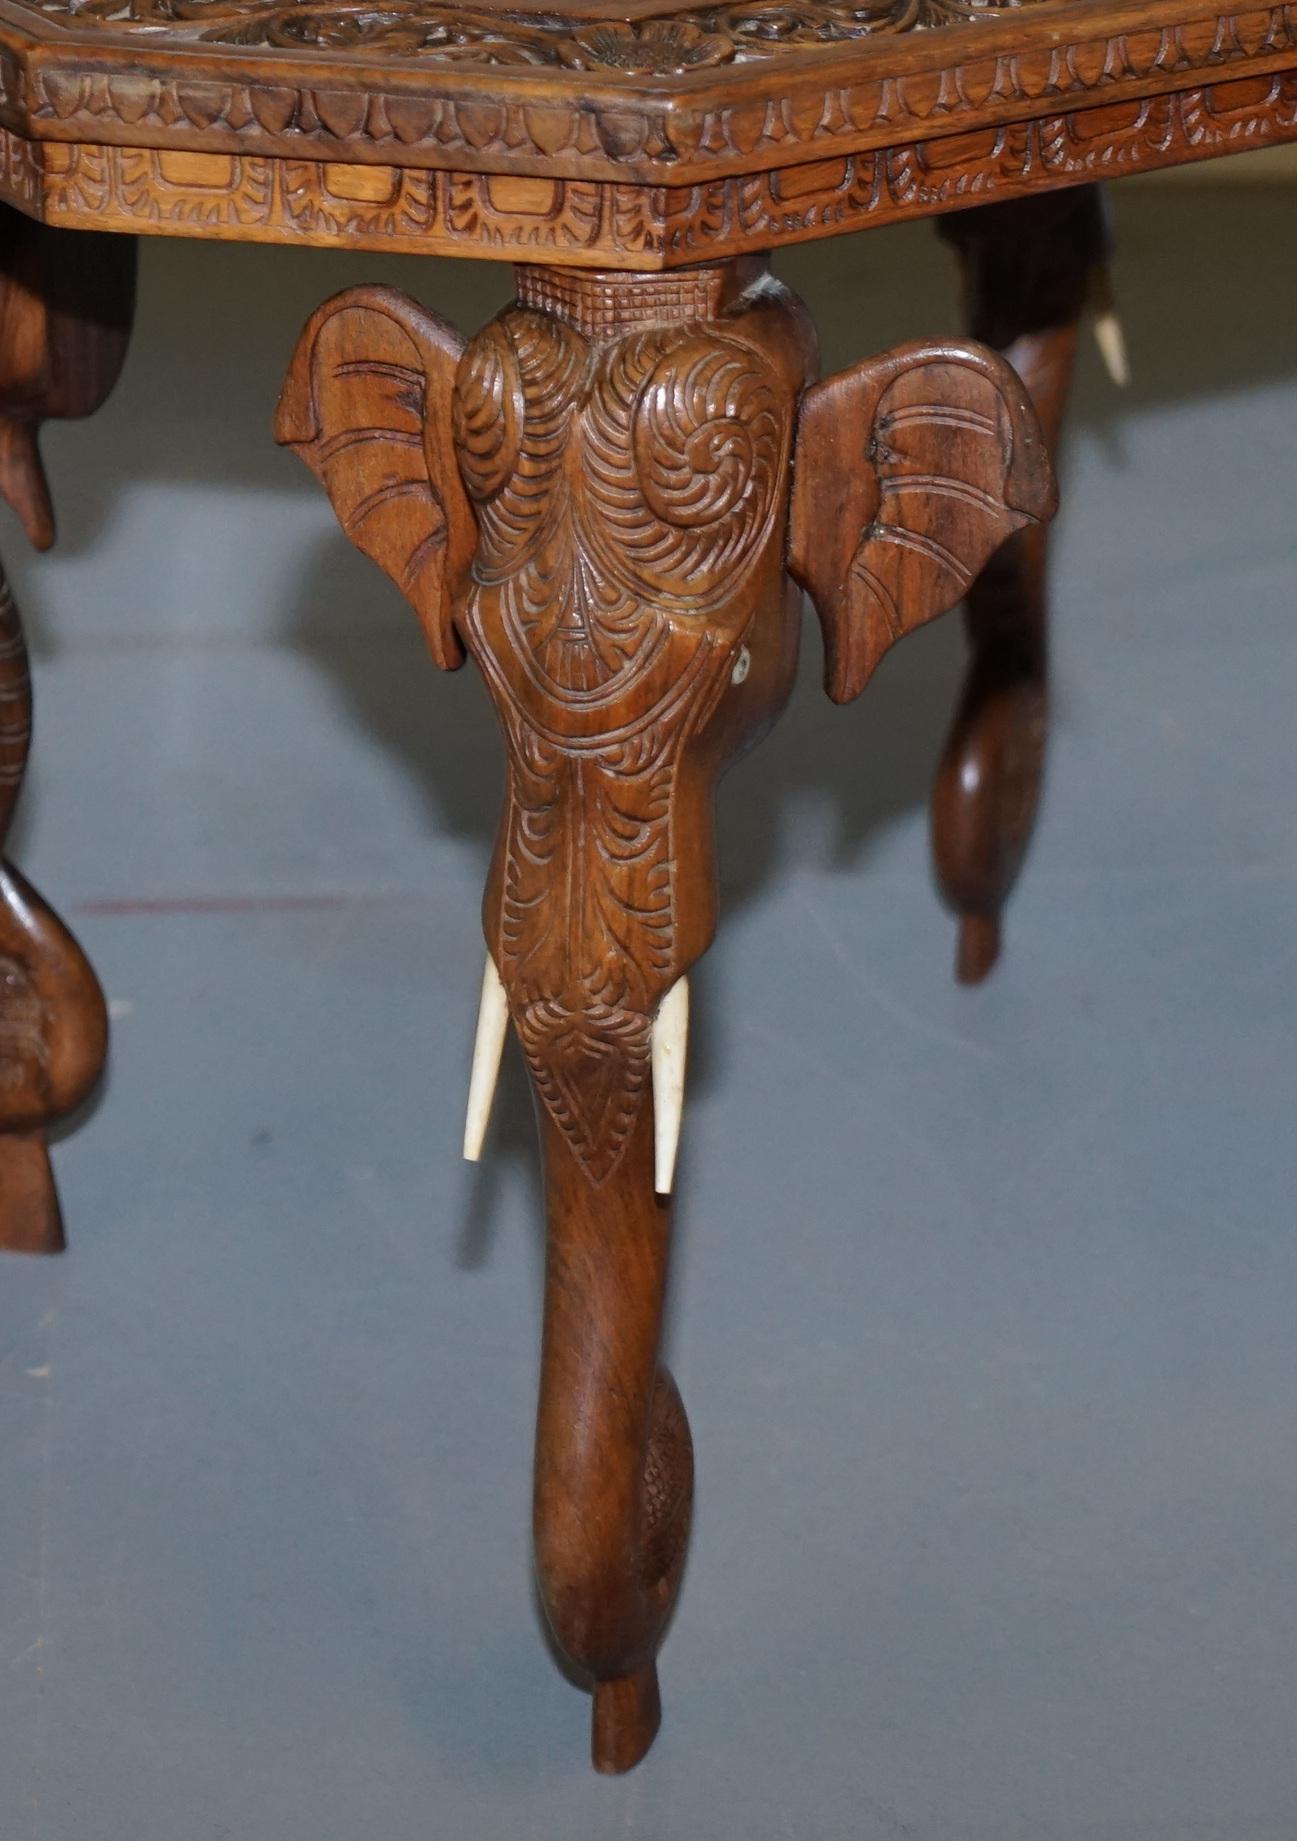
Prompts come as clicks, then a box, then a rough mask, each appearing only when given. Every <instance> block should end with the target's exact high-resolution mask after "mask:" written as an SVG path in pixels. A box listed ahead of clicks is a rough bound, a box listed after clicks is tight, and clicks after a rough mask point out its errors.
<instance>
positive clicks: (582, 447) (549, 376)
mask: <svg viewBox="0 0 1297 1841" xmlns="http://www.w3.org/2000/svg"><path fill="white" fill-rule="evenodd" d="M813 364H814V339H813V335H812V332H811V329H810V326H809V323H808V320H807V316H806V313H805V310H804V309H803V308H802V307H801V305H800V303H799V302H797V301H796V300H795V299H794V298H793V297H792V296H791V295H790V294H789V293H788V292H787V291H786V290H785V289H783V288H781V287H779V286H778V285H777V284H776V283H775V282H773V281H772V280H771V279H770V277H769V275H768V274H767V272H766V271H765V268H764V265H762V264H760V263H754V262H750V261H749V262H728V263H718V264H713V265H710V266H706V267H699V268H694V269H690V270H688V271H685V272H682V273H680V274H666V275H636V274H619V273H596V272H588V271H585V272H582V271H561V270H547V269H541V268H530V267H527V268H520V269H519V270H518V297H517V300H516V301H515V302H514V304H513V305H511V306H510V307H508V308H506V309H505V311H504V312H503V313H502V314H500V315H499V317H498V318H497V319H495V320H494V321H493V322H492V323H491V324H490V325H489V326H487V327H486V328H485V330H484V331H483V332H481V333H479V334H478V335H477V336H476V337H475V338H474V339H473V340H471V341H470V342H469V343H468V344H467V345H465V343H464V342H463V341H462V340H461V339H460V338H459V336H458V334H456V333H455V332H453V331H452V329H451V328H450V327H448V326H446V325H445V324H444V322H442V321H440V320H437V319H436V318H434V317H433V316H432V315H431V314H428V313H426V312H425V311H424V310H423V309H421V308H420V307H418V306H417V305H416V304H415V303H414V302H413V301H410V300H408V299H406V298H405V297H404V296H402V295H399V294H396V293H393V292H392V291H390V290H387V289H381V288H362V289H355V290H352V291H351V292H349V293H347V294H343V295H340V296H338V297H337V298H336V299H335V300H332V301H330V302H328V303H327V304H326V305H325V306H324V307H323V308H321V309H320V311H319V312H318V313H317V314H316V315H315V317H314V318H313V319H312V321H311V322H310V324H309V325H308V326H307V328H306V330H305V332H304V333H303V335H302V338H301V340H300V341H299V344H298V347H297V351H296V353H295V355H294V358H293V362H292V365H291V367H290V370H289V375H288V379H287V382H286V384H285V387H284V392H283V396H282V398H281V401H280V407H279V414H278V420H277V430H276V432H277V435H278V438H279V439H280V440H281V441H284V442H287V443H289V444H290V445H292V446H293V447H294V448H296V449H297V451H298V452H299V453H300V454H301V456H302V458H303V459H304V460H305V461H306V462H307V463H308V465H309V466H310V467H311V468H312V470H313V471H314V472H315V473H316V474H317V476H318V477H319V479H320V480H321V482H322V483H323V485H324V486H325V488H326V490H327V491H328V493H329V496H330V498H331V499H332V501H333V504H334V507H335V509H336V511H337V512H338V515H339V517H340V520H341V522H342V525H343V527H344V529H345V530H346V532H347V534H348V535H349V536H350V538H351V539H352V541H353V542H354V543H356V544H357V545H358V546H359V547H360V548H361V549H362V550H364V551H365V552H366V553H367V554H368V555H369V556H371V557H372V558H373V559H374V560H375V561H376V562H378V563H379V564H380V565H381V566H382V567H383V568H384V569H385V570H386V571H387V573H388V574H389V575H390V576H391V577H392V579H393V580H394V581H396V582H397V583H398V584H399V585H400V587H401V588H402V590H403V592H404V593H405V594H406V595H407V597H408V598H409V599H410V601H411V602H412V603H413V605H414V608H415V610H416V612H417V613H418V614H419V616H420V618H421V620H422V622H423V625H424V628H425V631H426V633H427V637H428V640H429V643H430V647H431V650H432V653H433V656H434V658H435V659H436V661H437V662H438V663H439V664H441V665H442V666H444V667H453V666H455V665H457V664H458V663H460V662H461V660H462V658H463V656H464V654H465V652H467V653H468V654H470V655H471V656H472V658H473V661H474V663H475V665H476V666H477V667H478V669H479V670H480V671H481V673H482V675H483V677H484V679H485V681H486V684H487V687H488V690H489V691H490V694H491V697H492V700H493V702H494V705H495V709H496V714H497V717H498V719H499V724H500V729H501V733H502V737H503V741H504V747H505V752H506V756H507V760H508V780H507V794H506V799H505V808H504V812H503V815H502V818H501V823H500V829H499V833H498V836H497V840H496V848H495V855H494V859H493V862H492V866H491V871H490V875H489V879H488V883H487V890H486V899H485V904H484V921H485V932H486V943H487V956H486V967H485V975H484V979H483V987H482V1008H481V1015H480V1021H479V1027H478V1034H477V1046H476V1051H475V1063H474V1069H473V1073H472V1077H471V1079H470V1097H469V1122H468V1130H467V1133H466V1139H465V1151H466V1154H467V1155H469V1156H470V1157H476V1156H477V1155H478V1153H479V1151H480V1149H481V1145H482V1139H483V1134H484V1132H485V1129H486V1120H487V1114H488V1111H489V1106H490V1097H491V1091H492V1087H493V1085H494V1079H495V1072H496V1068H497V1066H498V1063H499V1057H500V1052H501V1049H502V1047H503V1042H504V1038H505V1035H506V1032H507V1030H508V1028H509V1027H510V1025H512V1027H513V1029H514V1030H515V1031H516V1033H517V1036H518V1038H519V1041H520V1043H521V1046H522V1050H523V1054H524V1057H525V1060H526V1064H527V1068H528V1071H529V1074H530V1077H531V1082H532V1087H533V1090H534V1095H535V1100H536V1115H537V1120H538V1123H539V1129H540V1138H541V1146H542V1155H543V1163H544V1173H545V1194H546V1216H547V1254H546V1279H545V1321H544V1336H543V1347H542V1354H541V1382H540V1405H539V1411H538V1416H537V1433H536V1470H535V1496H534V1536H535V1549H536V1562H537V1575H538V1579H539V1585H540V1594H541V1599H542V1602H543V1604H544V1607H545V1611H546V1615H547V1616H548V1619H549V1622H550V1625H551V1627H552V1629H553V1632H554V1636H555V1638H556V1640H557V1642H558V1643H559V1645H560V1646H561V1648H562V1649H563V1651H564V1652H565V1653H566V1654H567V1656H568V1657H569V1658H570V1659H571V1660H572V1662H573V1663H574V1664H576V1665H577V1667H578V1668H579V1669H581V1670H582V1671H584V1673H585V1675H586V1676H587V1677H588V1678H589V1680H590V1681H591V1683H592V1685H593V1691H594V1715H593V1740H592V1748H593V1758H594V1763H595V1765H596V1766H597V1768H598V1769H600V1770H603V1771H623V1770H627V1769H629V1768H630V1767H631V1766H632V1765H634V1764H635V1763H636V1762H637V1761H638V1760H639V1759H640V1758H641V1757H642V1756H643V1754H644V1752H645V1751H646V1750H647V1748H648V1746H649V1745H650V1744H651V1742H652V1739H653V1736H654V1733H655V1732H656V1730H657V1725H658V1720H659V1716H660V1708H659V1700H658V1686H657V1668H656V1653H657V1647H658V1643H659V1640H660V1638H661V1635H662V1632H663V1629H664V1626H665V1624H666V1622H667V1619H668V1617H669V1615H670V1611H671V1607H672V1603H673V1600H674V1598H675V1595H676V1590H677V1586H678V1584H679V1580H680V1575H681V1569H682V1566H683V1563H684V1555H685V1544H686V1539H687V1535H688V1528H689V1519H690V1510H691V1499H692V1493H693V1451H692V1444H691V1439H690V1433H689V1424H688V1421H687V1419H686V1417H685V1412H684V1407H683V1406H682V1404H681V1401H680V1396H679V1393H678V1392H677V1390H676V1386H675V1383H674V1381H673V1380H672V1378H671V1376H670V1374H669V1373H668V1371H667V1369H666V1368H665V1366H664V1365H663V1363H662V1361H661V1357H660V1350H659V1345H660V1341H661V1333H662V1317H663V1300H664V1295H665V1288H666V1280H667V1261H668V1255H669V1250H670V1238H671V1221H670V1201H669V1197H670V1191H671V1188H672V1184H673V1179H674V1167H675V1160H676V1144H677V1137H678V1133H679V1127H680V1121H681V1115H682V1107H683V1097H684V1061H685V1048H686V1040H685V1038H686V1033H687V1020H688V996H687V986H686V974H687V972H688V970H689V968H690V967H691V966H692V964H693V963H694V961H695V960H696V959H697V958H698V957H699V956H700V955H701V954H702V952H704V951H705V950H706V948H707V946H708V944H709V942H710V940H711V937H712V934H713V931H714V928H715V924H716V912H715V909H716V889H715V880H716V879H715V865H714V851H713V836H712V826H713V795H714V789H715V783H716V779H717V776H718V775H719V773H720V772H721V771H722V770H723V768H724V767H725V765H726V764H727V763H728V762H729V761H730V760H731V759H732V758H733V757H734V756H735V755H736V754H737V753H738V751H739V750H740V749H741V748H742V747H744V746H745V745H746V744H748V743H749V742H751V741H753V740H755V739H756V738H757V737H758V736H759V735H760V734H761V733H762V732H763V731H764V730H765V729H766V728H767V727H768V726H769V725H770V724H771V723H772V722H773V720H774V719H775V717H776V716H777V715H778V713H779V711H780V709H781V708H782V706H783V703H784V701H785V699H786V697H787V695H788V691H789V688H790V685H791V683H792V678H793V672H794V668H795V664H796V655H797V641H798V626H799V621H800V604H801V603H800V595H799V594H798V592H797V589H796V587H795V585H794V581H793V579H791V578H792V577H795V578H796V580H797V581H799V582H801V583H802V584H804V585H805V586H806V587H808V588H809V589H810V590H811V593H812V595H813V597H814V599H815V600H816V602H817V605H818V606H819V609H820V614H821V618H822V620H823V623H824V626H825V632H826V639H827V647H826V650H827V656H828V660H829V689H830V693H831V694H832V695H833V696H834V697H836V698H838V699H839V700H846V699H847V698H849V697H852V696H854V695H855V694H857V692H858V691H859V690H860V689H861V688H863V685H864V683H865V680H866V679H867V678H868V676H869V675H870V673H871V672H872V670H873V668H874V666H875V665H876V664H877V662H878V660H879V658H880V657H881V656H882V654H883V652H884V651H885V650H886V649H887V647H888V646H889V645H890V644H891V643H892V642H893V640H895V639H897V638H899V637H900V635H901V634H902V633H903V632H905V631H907V630H909V628H911V627H913V626H915V625H917V624H918V623H920V622H921V621H923V620H926V619H929V618H931V617H932V616H934V615H936V614H938V613H940V612H942V611H943V610H944V609H945V608H946V607H948V606H950V605H952V604H953V603H954V602H955V601H957V600H958V598H959V596H960V594H961V593H962V592H963V590H964V588H965V587H966V586H967V583H968V581H969V579H970V578H971V576H972V574H973V573H974V571H975V570H976V568H978V567H980V565H981V563H982V562H983V561H984V560H985V559H986V557H987V556H988V555H989V554H990V552H991V551H992V550H993V549H994V548H995V547H996V546H997V545H998V544H999V543H1000V542H1001V541H1002V540H1003V538H1004V537H1005V536H1006V535H1007V534H1008V532H1009V531H1010V530H1013V529H1016V528H1018V527H1019V526H1021V525H1022V524H1024V523H1026V522H1028V521H1030V520H1031V519H1033V518H1036V517H1040V516H1045V515H1048V513H1049V511H1050V510H1051V509H1052V497H1051V495H1052V481H1051V478H1050V474H1049V466H1048V460H1047V457H1046V456H1045V453H1044V448H1043V444H1042V443H1041V441H1040V438H1039V432H1038V430H1037V429H1036V426H1035V419H1034V416H1033V414H1032V412H1031V409H1030V405H1029V403H1028V401H1027V398H1026V395H1025V392H1024V391H1023V389H1022V386H1021V384H1020V382H1019V380H1018V379H1017V378H1016V377H1015V376H1014V375H1013V373H1012V372H1011V371H1010V370H1009V368H1008V367H1007V366H1006V365H1004V364H1003V363H1002V362H1001V361H1000V360H998V359H996V358H995V357H993V356H992V355H991V354H990V353H985V352H982V351H980V350H978V349H976V348H972V347H966V346H960V345H953V346H952V345H942V346H919V345H915V346H907V347H903V348H901V349H900V350H899V351H897V352H892V353H888V354H886V355H885V356H884V357H882V358H879V359H873V360H869V361H867V362H865V363H863V364H860V365H857V366H856V367H854V368H853V369H852V370H851V371H848V372H846V373H843V374H842V375H841V376H839V377H836V378H833V379H831V380H830V381H829V382H827V383H825V384H822V385H818V386H815V387H808V386H810V384H811V378H812V371H813ZM794 452H796V481H797V484H796V489H795V491H794V492H792V493H791V495H790V480H791V478H792V476H793V458H794ZM790 572H791V575H790Z"/></svg>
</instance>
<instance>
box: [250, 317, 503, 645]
mask: <svg viewBox="0 0 1297 1841" xmlns="http://www.w3.org/2000/svg"><path fill="white" fill-rule="evenodd" d="M463 349H464V341H463V340H462V339H461V338H460V335H459V334H458V333H457V332H456V331H455V330H454V328H453V327H451V326H448V325H447V324H446V323H445V321H444V320H440V319H438V318H437V317H436V315H435V314H431V313H426V312H425V311H424V310H423V308H421V307H419V306H417V305H416V304H415V302H414V301H412V300H410V299H408V298H407V297H406V296H405V295H403V294H398V293H397V292H396V291H395V290H394V289H391V288H351V289H348V290H347V292H346V293H343V294H337V295H335V296H334V298H333V299H332V300H330V301H326V302H325V304H324V306H322V307H321V308H320V310H319V312H318V313H316V314H315V315H314V316H313V318H312V319H311V320H310V321H309V322H308V324H307V327H306V330H305V331H304V332H303V334H302V336H301V338H300V339H299V340H298V342H297V349H296V350H295V351H294V353H293V358H292V362H291V364H290V366H289V370H288V377H287V379H286V381H285V384H284V388H283V393H282V395H281V396H280V399H279V408H278V411H277V412H276V416H275V439H276V440H277V441H279V442H281V443H283V444H284V445H285V446H288V447H291V448H293V449H295V450H296V452H297V453H298V454H299V455H300V456H301V458H302V459H303V460H304V461H305V462H306V464H307V466H308V467H310V469H311V471H312V472H313V473H314V474H315V475H316V477H317V478H318V479H319V481H320V483H321V484H322V485H323V487H324V489H325V491H326V492H327V493H328V495H329V498H330V499H331V501H332V503H333V508H334V510H335V511H336V512H337V514H338V519H339V521H340V523H341V525H342V528H343V530H344V531H345V532H346V533H347V536H348V537H349V538H350V539H351V541H352V542H353V543H354V544H355V545H356V548H357V549H358V550H363V552H364V553H365V555H366V556H368V557H370V558H371V560H372V561H374V562H376V563H377V564H378V566H379V568H380V569H382V570H383V571H384V572H385V573H386V574H387V575H389V576H390V577H391V578H392V580H393V581H394V582H395V583H396V585H397V587H398V588H399V589H400V590H401V592H402V594H404V595H405V597H406V599H407V600H408V601H409V602H410V604H411V606H412V607H413V608H414V610H415V612H416V613H417V614H418V616H419V619H420V620H421V622H422V623H423V628H424V631H425V633H426V634H427V637H428V644H429V646H430V648H431V650H432V656H433V658H434V659H435V660H436V661H437V663H438V664H439V665H440V666H441V667H442V668H443V669H444V670H448V671H449V670H453V669H454V668H455V667H456V666H458V665H461V664H462V663H463V662H464V652H463V647H462V646H461V644H460V641H459V638H458V635H457V634H456V632H455V628H454V624H453V621H452V605H453V600H454V595H455V590H456V588H457V586H458V584H459V582H460V581H461V579H462V577H463V575H464V573H465V571H466V570H467V569H468V566H469V564H470V563H471V561H472V558H473V550H474V546H475V544H476V541H477V526H476V523H475V521H474V518H473V512H472V509H471V507H470V505H469V502H468V499H467V496H466V495H465V492H464V488H463V484H462V483H461V480H460V476H459V468H458V465H457V463H456V460H455V450H454V445H453V440H452V413H451V403H452V396H453V392H454V384H455V372H456V368H457V366H458V364H459V359H460V354H461V353H462V351H463Z"/></svg>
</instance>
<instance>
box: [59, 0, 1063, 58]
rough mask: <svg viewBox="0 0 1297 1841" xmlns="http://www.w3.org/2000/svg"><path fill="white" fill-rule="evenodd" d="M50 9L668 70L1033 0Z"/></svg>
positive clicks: (112, 22)
mask: <svg viewBox="0 0 1297 1841" xmlns="http://www.w3.org/2000/svg"><path fill="white" fill-rule="evenodd" d="M28 3H29V4H33V5H35V6H36V7H37V8H38V10H39V11H40V12H41V13H43V14H44V15H45V16H46V17H48V18H52V19H56V20H61V21H65V22H67V23H69V24H71V23H73V22H75V23H76V24H77V25H78V26H81V25H98V26H106V27H109V28H111V29H112V30H114V31H122V30H126V31H138V32H142V33H148V34H149V35H150V36H165V37H166V38H168V39H172V38H175V39H189V40H194V39H197V40H200V41H201V42H203V43H207V44H224V45H264V46H268V47H279V48H282V49H286V50H287V49H294V48H296V49H303V48H309V49H311V50H316V51H344V52H345V51H353V50H361V49H363V50H367V51H369V50H382V51H384V52H391V53H395V54H396V55H398V56H408V57H427V58H430V59H437V60H439V61H442V62H447V63H453V64H464V63H470V64H487V65H491V64H515V65H516V64H522V65H527V64H533V65H542V66H543V65H549V66H567V67H569V68H574V69H578V70H611V71H620V72H623V73H625V74H627V75H630V76H675V75H679V74H681V73H683V72H687V71H690V70H699V69H704V68H706V67H708V66H711V65H716V64H727V63H743V62H748V61H750V60H752V59H759V58H767V57H770V56H771V55H773V54H775V53H777V52H780V51H783V50H785V49H787V48H790V47H797V46H816V45H820V46H822V45H825V44H831V43H833V42H835V41H841V40H850V39H859V38H868V37H870V36H872V35H874V34H876V33H896V32H913V31H926V30H931V29H933V28H935V27H940V26H948V25H959V24H967V23H972V22H976V21H978V20H982V19H989V18H997V17H1000V16H1002V15H1003V14H1004V13H1006V12H1011V11H1014V10H1015V9H1016V8H1018V7H1022V6H1030V5H1036V4H1040V0H863V4H861V3H857V0H747V4H740V5H726V6H710V7H700V8H696V9H691V10H690V11H688V12H679V13H670V14H664V15H662V16H661V17H658V18H649V19H643V20H637V21H631V22H627V21H626V20H624V19H618V18H617V17H616V16H615V9H611V10H612V13H613V16H612V17H610V18H609V19H608V20H599V21H595V22H593V23H582V22H580V21H577V20H573V19H571V18H568V17H565V16H564V15H563V13H562V11H561V10H556V11H554V12H553V13H529V12H525V11H522V10H520V11H518V12H505V11H499V12H496V11H491V10H487V9H485V8H481V9H475V8H473V7H465V8H457V7H452V6H447V5H444V4H435V3H434V4H429V0H378V3H377V4H370V3H368V0H325V3H324V4H319V0H289V4H284V3H283V0H28Z"/></svg>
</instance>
